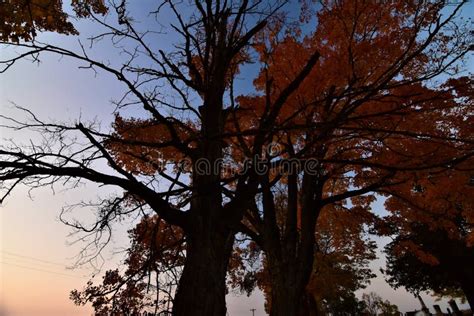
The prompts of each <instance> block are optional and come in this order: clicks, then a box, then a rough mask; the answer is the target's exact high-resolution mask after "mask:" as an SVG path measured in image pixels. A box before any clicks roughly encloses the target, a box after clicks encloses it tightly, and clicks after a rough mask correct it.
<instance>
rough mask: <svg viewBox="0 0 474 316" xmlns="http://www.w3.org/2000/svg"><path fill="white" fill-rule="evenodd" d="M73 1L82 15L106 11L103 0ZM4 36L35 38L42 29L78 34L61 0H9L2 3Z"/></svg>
mask: <svg viewBox="0 0 474 316" xmlns="http://www.w3.org/2000/svg"><path fill="white" fill-rule="evenodd" d="M71 5H72V7H73V9H74V12H75V13H76V15H77V16H78V17H82V18H84V17H87V16H89V10H92V12H93V13H97V14H105V13H106V12H107V7H106V6H105V4H104V2H103V0H72V1H71ZM0 17H1V18H2V20H3V23H2V24H1V25H0V38H1V39H2V41H5V42H9V41H11V42H16V43H18V42H19V41H20V40H22V41H31V40H33V39H34V38H35V37H36V35H37V34H38V33H39V32H44V31H50V32H57V33H61V34H67V35H70V34H77V30H76V29H75V28H74V25H73V24H72V23H71V22H70V21H69V19H68V14H67V13H66V12H64V11H63V7H62V1H61V0H9V1H2V2H1V3H0Z"/></svg>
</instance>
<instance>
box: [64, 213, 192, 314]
mask: <svg viewBox="0 0 474 316" xmlns="http://www.w3.org/2000/svg"><path fill="white" fill-rule="evenodd" d="M129 237H130V239H131V242H132V244H131V246H130V248H129V249H128V251H127V258H126V260H125V261H124V265H125V266H126V270H125V272H123V273H120V272H119V270H118V269H116V270H108V271H106V273H105V275H104V276H103V280H102V283H101V284H99V285H94V283H93V282H92V281H89V282H87V284H86V287H85V288H84V289H83V290H82V291H78V290H73V291H72V292H71V295H70V297H71V299H72V300H73V301H74V303H75V304H76V305H85V304H87V303H89V302H90V303H92V306H93V307H94V310H95V315H104V316H105V315H139V314H142V313H143V312H148V313H150V314H151V313H153V314H154V315H156V314H157V313H158V312H163V311H168V312H171V306H172V301H173V297H174V292H175V291H176V286H177V284H178V281H179V275H180V274H181V269H182V266H183V264H184V259H185V253H184V250H185V246H184V240H183V234H182V231H180V230H179V229H178V228H177V227H173V226H171V225H169V224H166V223H165V222H164V221H163V220H161V219H160V218H159V217H158V216H156V215H155V216H152V217H144V218H142V220H141V221H140V223H138V224H137V226H136V227H135V228H134V229H133V230H131V231H130V232H129Z"/></svg>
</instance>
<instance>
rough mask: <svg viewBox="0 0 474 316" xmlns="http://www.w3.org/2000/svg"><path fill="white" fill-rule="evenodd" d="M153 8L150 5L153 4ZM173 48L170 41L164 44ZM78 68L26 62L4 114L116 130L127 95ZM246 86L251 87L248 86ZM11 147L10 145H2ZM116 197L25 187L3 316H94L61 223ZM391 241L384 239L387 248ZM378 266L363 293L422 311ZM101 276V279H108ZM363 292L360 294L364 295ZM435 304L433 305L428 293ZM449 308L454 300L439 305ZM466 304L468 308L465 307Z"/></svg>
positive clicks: (3, 233)
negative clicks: (65, 211) (79, 294)
mask: <svg viewBox="0 0 474 316" xmlns="http://www.w3.org/2000/svg"><path fill="white" fill-rule="evenodd" d="M147 3H149V1H148V0H147ZM471 7H472V6H471ZM77 25H78V28H79V30H80V31H81V34H82V35H81V36H82V37H86V36H87V34H90V33H92V32H94V31H95V30H94V29H92V28H91V27H90V26H89V25H88V24H87V23H83V22H79V23H78V24H77ZM41 39H42V40H44V41H52V42H55V43H58V44H61V45H65V46H66V47H74V48H77V42H76V41H77V38H74V37H66V36H60V35H56V34H44V35H42V37H41ZM156 45H161V46H162V47H166V46H167V45H169V43H168V42H166V40H165V41H164V42H160V43H157V44H156ZM93 53H94V54H95V55H96V56H97V57H98V58H101V59H104V60H111V61H112V62H113V61H115V60H116V59H117V58H118V57H117V56H116V55H114V53H113V51H112V50H111V48H110V47H108V46H107V45H102V46H98V47H97V48H95V49H94V51H93ZM11 54H14V49H12V48H9V49H2V51H0V58H1V59H4V58H5V57H8V56H11ZM77 66H78V64H77V63H76V62H74V61H71V60H68V59H66V58H63V59H61V58H58V57H57V56H50V55H49V56H47V55H45V56H43V57H42V63H41V64H40V65H36V64H33V63H31V62H29V61H21V62H19V63H18V64H17V65H15V66H14V67H13V68H12V69H10V70H9V71H8V72H6V73H4V74H0V114H2V115H7V116H17V117H18V116H19V117H21V113H19V112H17V111H15V110H14V108H13V103H15V104H17V105H20V106H24V107H27V108H28V109H30V110H32V111H33V112H34V113H36V114H37V115H38V116H39V117H40V118H43V119H45V120H48V119H49V120H56V121H74V120H77V119H78V118H79V117H81V119H82V120H88V119H93V118H94V117H96V118H97V119H98V120H99V121H100V122H101V124H102V126H105V127H107V126H110V123H111V121H112V119H113V115H112V113H113V111H114V109H115V107H114V106H113V105H112V104H111V102H110V101H111V100H112V99H117V98H119V97H120V96H121V93H123V91H124V87H123V86H121V85H120V84H119V83H118V82H117V81H116V80H113V77H111V76H108V75H105V74H103V73H100V72H99V73H98V74H95V73H94V72H92V71H90V70H84V69H78V68H77ZM242 84H243V85H245V84H247V85H248V84H249V81H248V80H247V81H244V82H243V83H242ZM12 137H15V141H23V142H24V141H27V140H28V139H29V138H31V139H32V140H33V141H34V142H35V141H37V140H38V139H39V137H41V135H30V134H28V133H20V135H19V136H18V135H15V136H13V134H11V132H9V131H6V130H4V129H2V130H0V138H1V139H8V138H12ZM2 141H3V140H2ZM113 192H114V190H113V189H111V188H108V187H98V186H96V185H94V184H91V183H87V184H85V185H83V186H80V187H79V188H77V189H74V190H66V189H65V188H61V187H59V186H56V187H55V188H54V190H52V189H51V188H42V189H38V190H34V191H32V192H29V191H28V188H25V187H21V188H19V189H18V190H15V191H14V192H13V194H12V195H11V196H10V197H9V198H8V199H7V200H6V201H5V203H4V204H3V205H2V206H1V207H0V316H7V315H8V316H29V315H34V316H36V315H38V316H39V315H45V316H46V315H48V316H67V315H91V313H92V310H91V308H90V307H87V306H86V307H76V306H74V305H73V304H72V302H71V301H70V300H69V299H68V296H69V292H70V291H71V290H72V289H81V288H82V287H83V286H84V285H85V283H86V282H87V280H89V279H90V278H91V275H92V273H93V272H94V271H95V270H94V269H93V268H91V267H87V266H85V267H81V268H76V269H70V268H67V267H72V266H74V264H75V263H76V256H77V254H78V253H79V251H80V250H81V249H82V247H83V246H84V245H83V244H81V243H77V242H76V243H74V241H75V240H76V239H77V236H71V235H70V233H71V229H70V228H68V227H67V226H65V225H64V224H63V223H61V222H60V221H59V213H60V211H61V208H62V207H64V206H65V205H68V204H73V203H77V202H80V201H81V200H89V199H96V198H98V197H99V198H100V197H103V196H107V195H109V194H112V193H113ZM374 210H375V212H376V213H379V214H383V213H384V209H383V205H382V203H377V204H376V205H375V207H374ZM74 216H78V217H81V218H90V217H91V216H93V214H92V213H91V210H90V209H83V210H77V211H76V213H74ZM132 221H133V220H130V222H125V223H124V224H123V225H122V226H117V227H115V230H114V234H113V241H112V243H111V244H110V245H109V247H108V248H107V249H106V251H105V252H104V254H103V261H104V262H103V263H104V265H103V267H102V269H101V271H102V272H103V271H105V270H106V269H107V268H109V267H110V268H111V267H115V266H116V265H117V264H119V263H120V261H121V259H122V255H121V254H120V251H121V250H123V248H124V247H126V245H127V243H128V239H127V234H126V231H127V229H128V228H130V227H132V225H133V223H132ZM386 242H387V240H386V239H377V243H378V244H379V245H380V248H381V247H383V245H384V244H385V243H386ZM379 257H380V258H379V259H378V260H376V261H374V262H373V263H372V267H373V269H374V272H376V273H377V277H376V278H375V279H373V280H372V283H371V285H370V286H369V287H368V288H367V289H365V290H364V291H363V292H370V291H374V292H377V293H378V294H379V295H380V296H382V298H383V299H388V300H390V301H391V302H392V303H394V304H396V305H398V306H399V308H400V309H401V310H402V311H408V310H413V309H418V308H419V303H418V301H417V300H416V299H415V298H414V297H413V296H411V295H410V294H408V293H407V292H406V291H404V290H403V289H399V290H397V291H395V290H393V289H391V288H390V287H389V286H388V284H387V283H386V282H385V281H384V279H383V277H382V276H381V274H380V272H378V270H379V268H380V267H383V265H384V259H383V254H382V253H379ZM100 276H101V275H100V273H99V274H98V275H97V276H95V278H94V280H99V279H100ZM361 293H362V291H360V293H358V295H361ZM423 298H424V299H425V302H426V303H427V305H428V306H432V304H433V302H434V301H433V299H432V298H431V297H430V296H428V295H423ZM227 302H228V310H229V315H231V316H244V315H251V312H250V309H251V308H256V313H255V315H256V316H261V315H265V313H264V308H263V296H262V294H261V293H260V292H258V291H257V292H256V293H254V294H253V295H251V296H250V297H246V296H245V295H244V296H236V295H234V294H230V295H229V296H228V297H227ZM437 304H440V305H441V306H442V308H443V310H445V309H446V307H447V304H446V301H442V302H437ZM464 306H465V305H464Z"/></svg>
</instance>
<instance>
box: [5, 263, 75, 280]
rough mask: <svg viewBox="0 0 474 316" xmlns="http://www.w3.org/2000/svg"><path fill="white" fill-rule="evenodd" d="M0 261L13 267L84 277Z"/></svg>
mask: <svg viewBox="0 0 474 316" xmlns="http://www.w3.org/2000/svg"><path fill="white" fill-rule="evenodd" d="M0 263H1V264H6V265H9V266H14V267H17V268H22V269H27V270H35V271H40V272H45V273H51V274H57V275H62V276H67V277H71V278H78V279H84V277H80V276H77V275H73V274H66V273H60V272H54V271H49V270H43V269H38V268H33V267H27V266H23V265H19V264H14V263H9V262H5V261H0Z"/></svg>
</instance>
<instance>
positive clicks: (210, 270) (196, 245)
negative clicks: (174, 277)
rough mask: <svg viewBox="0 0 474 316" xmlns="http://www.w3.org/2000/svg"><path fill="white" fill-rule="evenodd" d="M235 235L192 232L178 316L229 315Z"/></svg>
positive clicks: (179, 291) (177, 299) (175, 312)
mask: <svg viewBox="0 0 474 316" xmlns="http://www.w3.org/2000/svg"><path fill="white" fill-rule="evenodd" d="M233 237H234V235H233V233H231V232H224V233H222V232H220V233H216V232H214V233H213V232H211V231H202V232H201V234H199V233H197V234H194V235H193V236H188V239H187V248H186V263H185V265H184V270H183V273H182V275H181V278H180V281H179V286H178V289H177V293H176V296H175V299H174V304H173V315H175V316H224V315H226V303H225V294H226V285H225V278H226V272H227V265H228V262H229V257H230V254H231V250H232V244H233V240H234V238H233Z"/></svg>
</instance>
